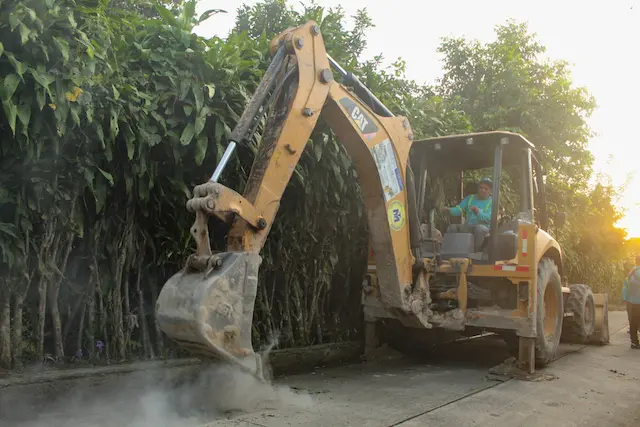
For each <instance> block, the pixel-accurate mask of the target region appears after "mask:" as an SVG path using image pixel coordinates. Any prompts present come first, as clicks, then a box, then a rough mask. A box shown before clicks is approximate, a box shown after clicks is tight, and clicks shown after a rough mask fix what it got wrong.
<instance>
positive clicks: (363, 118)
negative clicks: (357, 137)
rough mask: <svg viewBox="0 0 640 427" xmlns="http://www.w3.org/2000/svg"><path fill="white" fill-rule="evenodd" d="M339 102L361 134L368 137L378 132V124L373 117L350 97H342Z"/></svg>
mask: <svg viewBox="0 0 640 427" xmlns="http://www.w3.org/2000/svg"><path fill="white" fill-rule="evenodd" d="M339 102H340V104H341V105H342V106H343V107H344V108H345V110H347V113H349V117H351V120H353V122H354V123H355V124H356V126H357V127H358V129H359V130H360V132H361V133H362V135H363V136H365V137H367V138H369V137H370V136H373V135H375V134H376V133H377V132H378V126H377V125H376V124H375V123H374V121H373V119H372V118H371V117H370V116H369V115H368V114H367V113H366V112H365V111H364V110H363V108H362V107H360V106H359V105H358V104H356V103H355V102H353V100H352V99H350V98H347V97H344V98H342V99H341V100H340V101H339Z"/></svg>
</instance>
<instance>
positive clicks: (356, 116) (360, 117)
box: [351, 105, 369, 133]
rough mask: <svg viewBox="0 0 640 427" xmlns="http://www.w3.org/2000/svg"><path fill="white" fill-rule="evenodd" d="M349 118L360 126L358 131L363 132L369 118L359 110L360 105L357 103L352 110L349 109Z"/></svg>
mask: <svg viewBox="0 0 640 427" xmlns="http://www.w3.org/2000/svg"><path fill="white" fill-rule="evenodd" d="M351 118H352V119H353V121H354V122H356V124H357V125H358V127H359V128H360V132H362V133H364V130H365V128H366V127H367V125H368V124H369V118H368V117H367V116H365V115H364V113H363V112H362V111H360V107H358V106H357V105H356V106H354V107H353V110H351Z"/></svg>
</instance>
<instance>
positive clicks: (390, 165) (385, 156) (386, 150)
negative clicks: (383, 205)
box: [371, 139, 403, 202]
mask: <svg viewBox="0 0 640 427" xmlns="http://www.w3.org/2000/svg"><path fill="white" fill-rule="evenodd" d="M371 154H373V159H374V161H375V162H376V166H377V167H378V173H379V174H380V182H381V183H382V191H383V192H384V200H385V202H388V201H389V200H391V199H393V198H394V197H395V196H396V195H397V194H398V193H400V192H401V191H402V189H403V185H402V179H401V176H400V169H399V168H398V162H397V161H396V156H395V154H394V153H393V147H392V146H391V141H389V140H388V139H385V140H384V141H382V142H381V143H379V144H376V145H375V146H374V147H372V148H371Z"/></svg>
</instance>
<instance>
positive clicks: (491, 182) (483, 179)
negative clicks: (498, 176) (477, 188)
mask: <svg viewBox="0 0 640 427" xmlns="http://www.w3.org/2000/svg"><path fill="white" fill-rule="evenodd" d="M480 184H486V185H488V186H489V187H491V188H493V181H491V179H489V178H486V177H485V178H482V179H481V180H480V181H479V182H478V185H480Z"/></svg>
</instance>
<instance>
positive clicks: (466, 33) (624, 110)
mask: <svg viewBox="0 0 640 427" xmlns="http://www.w3.org/2000/svg"><path fill="white" fill-rule="evenodd" d="M255 3H256V1H255V0H225V1H218V0H200V1H199V5H198V8H197V10H198V12H203V11H205V10H207V9H212V8H222V9H225V10H226V11H227V13H226V14H218V15H215V16H213V17H212V18H210V19H209V20H207V21H205V22H204V23H202V24H201V25H200V26H199V27H198V28H197V29H196V33H198V34H200V35H202V36H206V37H211V36H214V35H215V36H220V37H225V36H226V35H227V34H228V33H229V31H230V30H231V28H232V27H233V25H234V23H235V18H236V11H237V9H238V7H240V6H241V5H243V4H248V5H252V4H255ZM305 3H307V2H306V1H305ZM316 3H317V4H318V5H322V6H326V7H335V6H338V5H339V4H341V2H340V1H334V0H316ZM289 4H291V5H292V6H293V7H295V8H297V7H298V5H299V1H296V0H294V1H289ZM342 7H343V9H344V10H345V12H346V15H347V16H351V15H354V14H355V12H356V11H357V10H358V9H362V8H365V7H366V9H367V12H368V14H369V16H370V17H371V19H372V21H373V23H374V25H375V28H372V29H371V30H369V33H368V38H367V44H368V47H367V50H366V51H365V53H364V55H363V59H368V58H371V57H373V56H374V55H376V54H379V53H382V54H383V55H384V57H385V59H386V61H387V63H391V62H392V61H394V60H395V59H397V58H399V57H402V58H403V59H404V60H405V61H406V63H407V76H408V77H409V78H411V79H413V80H416V82H419V83H432V82H434V81H435V79H437V78H438V77H440V76H441V75H442V73H443V71H442V63H441V59H442V58H441V57H440V55H439V54H438V53H437V52H436V50H437V47H438V45H439V44H440V40H441V37H445V36H463V37H466V38H468V39H477V40H480V41H481V42H489V41H491V40H493V39H494V38H495V32H494V28H495V26H496V25H499V24H503V23H505V22H506V21H507V19H509V18H512V19H515V20H516V21H518V22H527V23H528V25H529V30H530V31H531V32H534V33H536V35H537V38H538V41H539V42H540V43H541V44H543V45H544V46H546V48H547V52H546V55H547V56H548V57H550V58H552V59H562V60H566V61H567V62H569V63H570V64H571V65H572V71H573V78H574V83H575V84H576V85H579V86H585V87H586V88H587V89H588V90H589V92H590V93H591V95H593V96H594V97H595V100H596V103H597V104H598V108H597V109H596V111H595V112H594V113H593V115H592V116H591V118H590V120H589V124H590V126H591V128H592V129H593V131H594V132H595V133H596V134H597V135H596V136H595V137H593V138H592V139H591V140H590V142H589V149H590V150H591V152H592V153H593V155H594V157H595V165H594V169H595V172H596V174H601V175H600V177H601V179H604V180H607V181H609V182H611V183H612V184H613V185H615V186H616V187H622V186H623V188H622V190H624V191H623V192H621V194H620V196H619V198H618V199H617V200H616V205H617V206H618V207H619V208H620V209H622V210H623V211H624V214H625V217H624V218H623V219H622V220H621V221H620V222H619V223H618V226H619V227H621V228H625V229H627V231H628V233H629V237H640V156H639V155H640V136H639V133H638V132H635V126H636V124H638V122H639V121H640V108H639V107H638V101H639V100H640V72H639V69H640V0H608V1H599V0H593V2H592V3H587V2H585V1H584V0H583V1H575V0H555V1H550V0H538V1H537V2H526V1H514V0H511V1H506V0H484V1H477V0H475V1H470V0H457V1H437V2H436V1H428V0H394V1H393V2H386V1H381V0H369V1H366V0H344V1H343V2H342ZM329 53H331V52H329ZM596 174H594V179H593V180H592V181H594V180H595V179H596V177H597V176H598V175H596Z"/></svg>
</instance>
